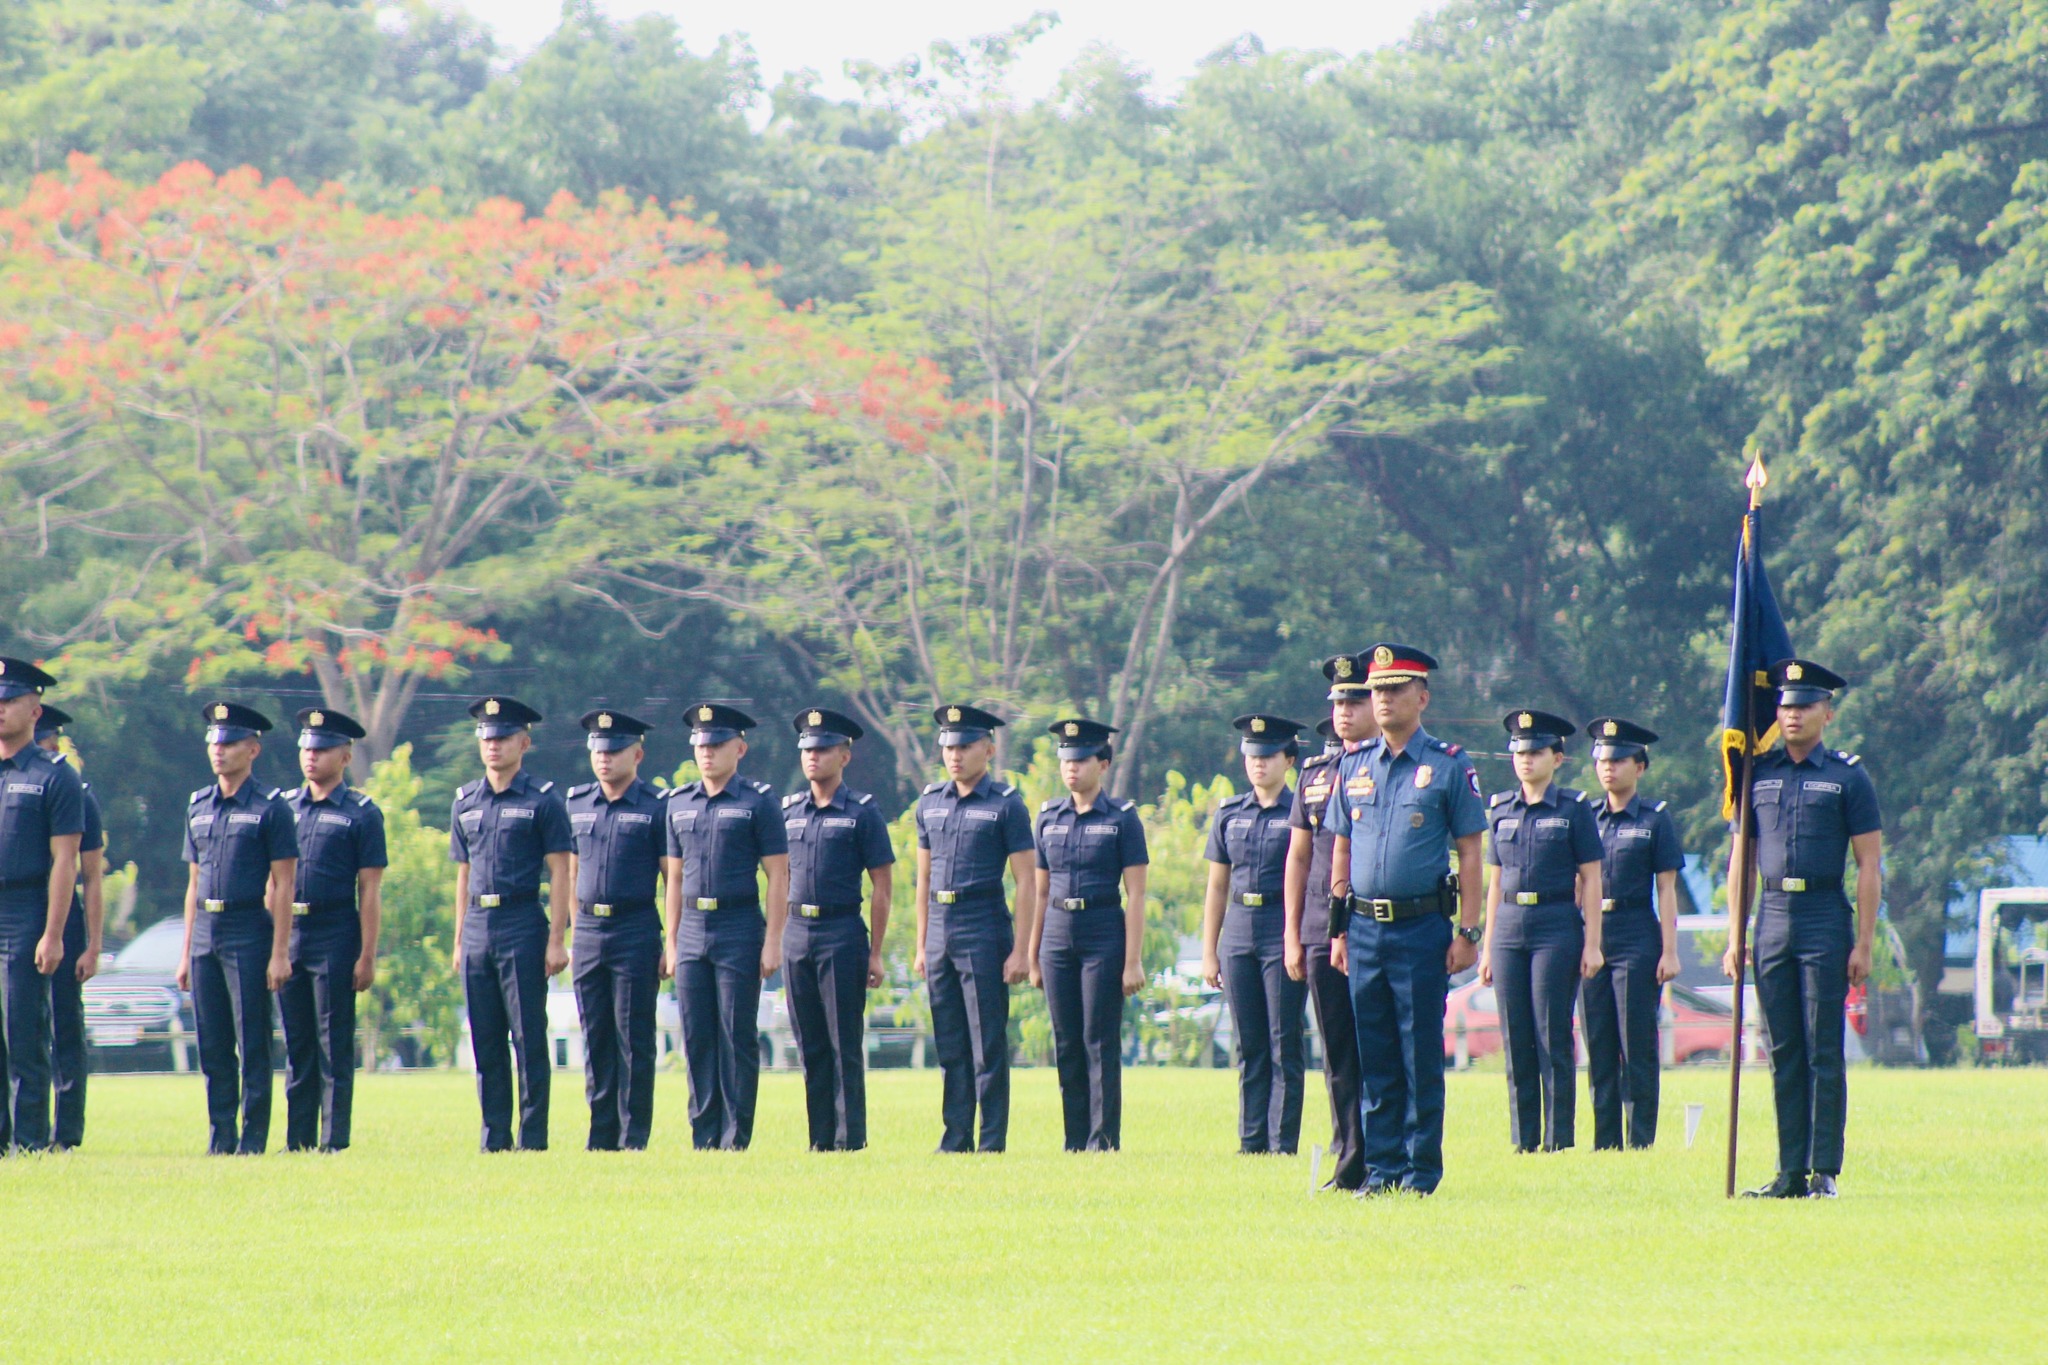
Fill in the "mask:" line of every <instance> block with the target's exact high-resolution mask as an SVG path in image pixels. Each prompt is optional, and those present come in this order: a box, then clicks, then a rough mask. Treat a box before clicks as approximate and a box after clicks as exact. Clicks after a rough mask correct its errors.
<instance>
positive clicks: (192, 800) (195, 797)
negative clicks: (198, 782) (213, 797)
mask: <svg viewBox="0 0 2048 1365" xmlns="http://www.w3.org/2000/svg"><path fill="white" fill-rule="evenodd" d="M212 790H213V788H211V787H201V788H200V789H199V790H198V791H196V792H193V793H192V795H191V796H189V797H187V798H186V799H185V804H186V805H188V806H196V805H198V804H199V798H200V797H202V796H204V795H206V794H207V793H208V792H210V791H212Z"/></svg>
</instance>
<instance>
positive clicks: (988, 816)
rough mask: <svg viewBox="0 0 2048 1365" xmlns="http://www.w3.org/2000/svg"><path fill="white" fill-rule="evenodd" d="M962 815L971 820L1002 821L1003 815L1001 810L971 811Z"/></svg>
mask: <svg viewBox="0 0 2048 1365" xmlns="http://www.w3.org/2000/svg"><path fill="white" fill-rule="evenodd" d="M962 814H964V815H965V816H966V817H967V818H968V819H970V820H1000V819H1001V818H1002V815H1003V813H1002V812H1001V811H999V810H970V811H964V812H962Z"/></svg>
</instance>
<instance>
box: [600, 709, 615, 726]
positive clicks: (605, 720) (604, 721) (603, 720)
mask: <svg viewBox="0 0 2048 1365" xmlns="http://www.w3.org/2000/svg"><path fill="white" fill-rule="evenodd" d="M597 728H598V729H600V730H609V729H611V728H612V713H611V712H609V711H600V712H598V713H597Z"/></svg>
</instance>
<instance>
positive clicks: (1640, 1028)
mask: <svg viewBox="0 0 2048 1365" xmlns="http://www.w3.org/2000/svg"><path fill="white" fill-rule="evenodd" d="M1586 733H1587V734H1588V735H1590V736H1591V737H1592V740H1593V771H1594V774H1595V775H1596V776H1597V777H1598V778H1599V780H1600V787H1601V791H1602V792H1603V794H1604V795H1605V798H1606V799H1604V800H1596V801H1595V802H1594V811H1593V814H1594V816H1595V818H1596V819H1597V820H1598V821H1599V824H1600V846H1601V849H1602V856H1601V860H1600V885H1601V889H1602V890H1604V891H1605V892H1606V893H1607V894H1606V897H1605V899H1603V900H1602V901H1601V902H1600V918H1601V928H1600V954H1601V956H1602V957H1603V958H1605V959H1606V962H1605V964H1604V965H1603V966H1602V967H1601V968H1600V970H1599V971H1598V972H1595V973H1594V974H1593V976H1592V977H1591V978H1590V979H1589V980H1588V981H1587V982H1586V985H1585V989H1584V1004H1583V1005H1582V1006H1581V1008H1582V1009H1583V1010H1584V1011H1585V1017H1586V1079H1587V1082H1588V1084H1589V1087H1590V1089H1591V1090H1592V1092H1593V1150H1594V1151H1596V1152H1599V1151H1615V1150H1618V1149H1620V1147H1621V1146H1622V1144H1623V1142H1624V1140H1625V1141H1626V1142H1627V1144H1628V1145H1629V1146H1630V1147H1648V1146H1651V1145H1652V1144H1654V1143H1655V1142H1656V1141H1657V1098H1658V1095H1657V1092H1658V1086H1659V1083H1660V1081H1661V1079H1662V1078H1661V1075H1660V1065H1659V1063H1660V1059H1659V1057H1658V1046H1657V1012H1658V1008H1659V1006H1660V1005H1661V1004H1662V998H1663V994H1664V983H1665V982H1667V981H1672V980H1675V979H1676V978H1677V976H1678V872H1679V869H1680V868H1682V867H1684V866H1685V848H1684V846H1683V845H1682V844H1680V842H1679V839H1678V825H1677V824H1676V822H1674V821H1673V820H1672V818H1671V812H1670V811H1669V810H1667V809H1665V803H1664V802H1662V801H1652V800H1649V799H1648V798H1646V797H1644V796H1643V795H1642V794H1641V792H1640V790H1639V787H1640V784H1641V782H1642V778H1643V774H1644V772H1646V771H1647V770H1648V769H1649V766H1650V746H1651V745H1652V744H1655V743H1656V742H1657V734H1656V732H1655V731H1654V730H1647V729H1645V728H1643V727H1642V726H1640V725H1637V724H1635V723H1634V722H1633V721H1627V720H1623V719H1622V718H1621V717H1619V716H1602V717H1600V718H1599V719H1597V720H1591V721H1588V722H1586ZM1660 909H1661V912H1662V913H1661V914H1660V913H1659V911H1660Z"/></svg>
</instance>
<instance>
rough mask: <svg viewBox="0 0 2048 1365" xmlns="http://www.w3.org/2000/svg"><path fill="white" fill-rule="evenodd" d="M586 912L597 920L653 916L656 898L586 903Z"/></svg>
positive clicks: (647, 897)
mask: <svg viewBox="0 0 2048 1365" xmlns="http://www.w3.org/2000/svg"><path fill="white" fill-rule="evenodd" d="M583 909H584V912H585V913H587V914H589V915H591V916H592V917H593V918H596V919H617V918H619V917H622V916H625V915H635V914H638V915H651V914H653V913H654V897H652V896H646V897H642V898H641V899H639V900H630V901H585V902H583Z"/></svg>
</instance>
